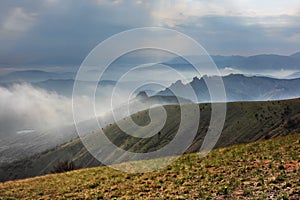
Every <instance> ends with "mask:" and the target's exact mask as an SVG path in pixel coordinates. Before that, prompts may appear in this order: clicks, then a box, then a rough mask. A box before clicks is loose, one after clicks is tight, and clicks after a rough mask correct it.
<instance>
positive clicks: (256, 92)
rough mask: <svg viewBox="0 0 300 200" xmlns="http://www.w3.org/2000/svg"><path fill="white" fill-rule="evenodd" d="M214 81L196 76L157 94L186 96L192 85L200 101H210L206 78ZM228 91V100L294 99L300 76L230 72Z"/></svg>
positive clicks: (226, 80)
mask: <svg viewBox="0 0 300 200" xmlns="http://www.w3.org/2000/svg"><path fill="white" fill-rule="evenodd" d="M208 79H209V80H210V82H214V81H213V80H214V79H217V77H216V76H211V77H209V76H204V77H202V78H198V77H194V78H193V80H192V81H191V82H190V83H188V84H183V83H182V82H181V81H177V82H175V83H173V84H172V85H171V86H170V87H169V88H166V89H165V90H163V91H160V92H159V93H158V94H157V95H162V96H172V95H174V94H173V92H172V91H174V92H175V93H176V94H178V95H179V96H182V97H185V98H188V97H187V96H185V91H186V90H187V88H188V87H189V86H191V87H192V88H193V89H194V91H195V94H196V95H197V98H198V102H210V100H211V99H210V95H209V91H208V88H207V86H206V83H205V80H208ZM222 79H223V82H224V87H225V91H226V96H227V101H265V100H280V99H292V98H298V97H300V87H299V85H300V78H298V79H275V78H268V77H259V76H250V77H247V76H244V75H242V74H230V75H228V76H224V77H222Z"/></svg>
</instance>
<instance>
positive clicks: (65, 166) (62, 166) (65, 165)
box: [51, 160, 78, 173]
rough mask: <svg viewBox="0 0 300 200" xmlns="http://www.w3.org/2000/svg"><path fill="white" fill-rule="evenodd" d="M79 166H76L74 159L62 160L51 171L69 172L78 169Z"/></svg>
mask: <svg viewBox="0 0 300 200" xmlns="http://www.w3.org/2000/svg"><path fill="white" fill-rule="evenodd" d="M77 168H78V167H76V166H75V164H74V163H73V162H72V161H67V160H66V161H62V162H59V163H57V164H56V165H55V166H54V167H53V170H52V171H51V172H52V173H62V172H68V171H72V170H75V169H77Z"/></svg>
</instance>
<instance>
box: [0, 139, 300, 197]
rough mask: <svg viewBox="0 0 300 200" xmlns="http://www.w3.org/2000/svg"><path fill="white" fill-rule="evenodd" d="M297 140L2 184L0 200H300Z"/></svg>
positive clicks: (257, 144) (298, 148)
mask: <svg viewBox="0 0 300 200" xmlns="http://www.w3.org/2000/svg"><path fill="white" fill-rule="evenodd" d="M299 142H300V135H299V134H295V135H291V136H286V137H280V138H276V139H271V140H268V141H263V142H256V143H251V144H247V145H239V146H234V147H230V148H222V149H217V150H214V151H212V152H210V154H209V155H208V156H207V157H205V158H203V159H200V158H199V156H198V154H189V155H184V156H182V157H181V158H179V159H178V160H177V161H175V162H174V163H173V164H172V165H170V166H168V167H166V168H164V169H162V170H159V171H155V172H151V173H144V174H128V173H124V172H121V171H116V170H113V169H111V168H109V167H97V168H90V169H82V170H76V171H72V172H67V173H64V174H52V175H46V176H42V177H36V178H31V179H24V180H19V181H9V182H5V183H1V184H0V199H20V198H23V199H65V198H71V199H300V178H299V177H300V170H299V161H300V144H299Z"/></svg>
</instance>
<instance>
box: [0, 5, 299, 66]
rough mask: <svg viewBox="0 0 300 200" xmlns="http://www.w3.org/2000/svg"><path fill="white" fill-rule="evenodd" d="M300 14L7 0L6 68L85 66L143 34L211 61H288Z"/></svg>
mask: <svg viewBox="0 0 300 200" xmlns="http://www.w3.org/2000/svg"><path fill="white" fill-rule="evenodd" d="M299 10H300V3H299V1H296V0H291V1H258V0H255V1H250V0H249V1H248V0H245V1H234V0H223V1H217V0H203V1H196V0H183V1H181V0H180V1H179V0H172V1H158V0H154V1H142V0H130V1H122V0H116V1H108V0H91V1H85V2H83V1H75V2H74V1H70V0H65V1H57V0H46V1H36V0H28V1H19V0H5V1H3V2H1V8H0V43H1V46H0V64H2V65H9V66H12V65H17V66H22V65H23V66H24V65H27V66H33V65H39V66H40V65H51V66H57V65H61V66H65V65H68V66H72V65H77V66H79V65H80V63H81V62H82V61H83V59H84V58H85V56H86V55H87V54H88V53H89V52H90V51H91V50H92V49H93V47H95V46H96V45H97V44H99V43H100V42H101V41H103V40H104V39H106V38H108V37H110V36H111V35H113V34H116V33H119V32H121V31H124V30H128V29H130V28H136V27H144V26H163V27H171V28H173V29H176V30H179V31H181V32H184V33H186V34H188V35H190V36H192V37H193V38H194V39H196V40H197V41H198V42H200V43H201V44H203V46H204V47H205V48H206V49H207V50H208V51H209V52H210V53H211V54H242V55H249V54H253V53H254V52H256V50H257V49H259V50H261V52H263V53H285V54H286V53H291V52H296V51H299V46H300V43H299V42H300V41H299V40H297V39H298V38H299V36H298V35H297V33H299V23H298V21H299V18H300V13H299ZM16 36H17V37H16ZM172 43H176V42H172ZM115 48H116V47H115Z"/></svg>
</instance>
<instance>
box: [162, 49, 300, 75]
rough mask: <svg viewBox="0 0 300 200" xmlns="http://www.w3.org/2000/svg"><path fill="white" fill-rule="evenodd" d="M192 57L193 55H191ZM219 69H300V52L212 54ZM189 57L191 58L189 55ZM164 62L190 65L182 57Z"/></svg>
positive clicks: (204, 58)
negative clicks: (280, 53)
mask: <svg viewBox="0 0 300 200" xmlns="http://www.w3.org/2000/svg"><path fill="white" fill-rule="evenodd" d="M190 57H191V58H192V57H193V56H190ZM210 57H211V58H212V59H213V61H214V62H215V64H216V65H217V67H218V68H219V69H224V68H234V69H237V70H248V71H261V70H281V69H284V70H300V52H297V53H294V54H292V55H289V56H285V55H276V54H260V55H254V56H248V57H247V56H239V55H232V56H222V55H211V56H210ZM187 58H189V57H188V56H187ZM197 60H198V61H199V64H205V63H206V62H208V61H209V59H208V58H207V56H202V57H199V56H198V57H197ZM163 64H166V65H170V66H173V67H175V68H184V67H186V66H187V65H190V64H189V63H188V62H187V61H186V60H185V59H183V58H182V57H175V58H173V59H171V60H169V61H167V62H164V63H163Z"/></svg>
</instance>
